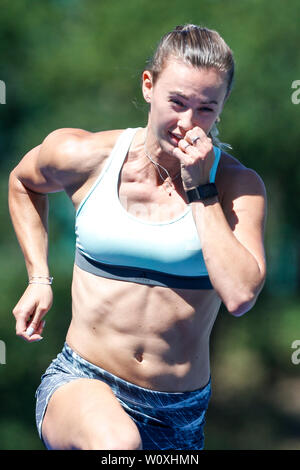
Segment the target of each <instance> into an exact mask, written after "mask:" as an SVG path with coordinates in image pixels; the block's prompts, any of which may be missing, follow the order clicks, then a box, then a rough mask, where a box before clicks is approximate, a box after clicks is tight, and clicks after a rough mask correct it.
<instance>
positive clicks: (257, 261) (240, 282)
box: [174, 127, 266, 316]
mask: <svg viewBox="0 0 300 470" xmlns="http://www.w3.org/2000/svg"><path fill="white" fill-rule="evenodd" d="M186 144H188V145H186ZM174 155H175V156H176V157H177V158H178V159H179V160H180V162H181V165H182V168H181V175H182V179H183V183H184V187H185V188H186V189H188V188H193V187H197V186H198V185H200V184H206V183H208V182H209V174H210V173H209V172H210V168H211V166H212V163H213V161H214V157H215V156H214V150H213V145H212V141H211V139H210V138H208V137H207V135H206V134H205V132H204V131H203V130H202V129H201V128H200V127H195V128H193V129H191V130H189V131H188V132H187V133H186V135H185V137H184V139H182V140H181V141H180V142H179V144H178V148H176V149H174ZM222 160H223V163H222V162H220V166H221V170H220V171H218V174H219V177H218V174H217V178H216V185H217V187H218V190H220V189H221V191H219V194H220V193H221V195H220V197H221V198H220V199H219V197H214V198H211V199H209V200H207V201H204V202H202V201H197V202H193V203H192V211H193V216H194V220H195V223H196V227H197V230H198V233H199V238H200V240H201V245H202V250H203V256H204V260H205V264H206V266H207V270H208V273H209V276H210V279H211V282H212V284H213V287H214V288H215V290H216V292H217V293H218V294H219V296H220V298H221V299H222V301H223V303H224V304H225V306H226V307H227V310H228V311H229V312H230V313H232V314H233V315H236V316H239V315H243V313H245V312H247V311H248V310H250V309H251V308H252V307H253V305H254V304H255V302H256V299H257V297H258V294H259V292H260V291H261V289H262V287H263V284H264V281H265V276H266V263H265V253H264V243H263V238H264V228H265V218H266V191H265V187H264V184H263V182H262V180H261V179H260V177H259V176H258V175H257V174H256V173H255V172H254V171H253V170H250V169H248V168H246V167H244V166H243V165H241V164H240V163H239V162H238V161H235V159H233V158H232V157H230V156H224V158H223V159H222Z"/></svg>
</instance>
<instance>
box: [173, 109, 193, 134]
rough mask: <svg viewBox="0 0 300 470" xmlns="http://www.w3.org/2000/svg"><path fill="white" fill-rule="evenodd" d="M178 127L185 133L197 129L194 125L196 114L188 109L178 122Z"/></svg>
mask: <svg viewBox="0 0 300 470" xmlns="http://www.w3.org/2000/svg"><path fill="white" fill-rule="evenodd" d="M177 124H178V127H180V129H181V130H183V131H184V132H187V131H189V130H190V129H193V127H195V123H194V113H193V110H192V109H187V110H186V111H184V112H181V113H180V118H179V120H178V123H177Z"/></svg>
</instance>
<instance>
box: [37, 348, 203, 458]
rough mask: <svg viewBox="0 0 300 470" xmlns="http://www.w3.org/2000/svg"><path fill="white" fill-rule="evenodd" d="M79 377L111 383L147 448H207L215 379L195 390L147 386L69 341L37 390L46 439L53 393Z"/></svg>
mask: <svg viewBox="0 0 300 470" xmlns="http://www.w3.org/2000/svg"><path fill="white" fill-rule="evenodd" d="M79 378H89V379H95V380H101V381H102V382H105V383H106V384H108V385H109V386H110V388H111V389H112V391H113V393H114V394H115V396H116V398H117V399H118V401H119V402H120V404H121V405H122V407H123V409H124V410H125V411H126V413H127V414H128V415H129V416H130V417H131V418H132V420H133V421H134V422H135V423H136V425H137V427H138V429H139V432H140V435H141V438H142V443H143V450H148V449H150V450H152V449H160V450H171V449H176V450H194V449H195V450H196V449H197V450H202V449H203V447H204V432H203V427H204V423H205V413H206V410H207V407H208V403H209V399H210V395H211V380H209V382H208V384H207V385H206V386H205V387H203V388H201V389H199V390H195V391H191V392H172V393H169V392H160V391H156V390H150V389H146V388H143V387H140V386H138V385H135V384H132V383H129V382H127V381H125V380H123V379H121V378H119V377H116V376H115V375H113V374H111V373H109V372H107V371H105V370H104V369H101V367H98V366H96V365H94V364H91V363H90V362H88V361H86V360H85V359H83V358H82V357H81V356H80V355H79V354H77V353H76V352H75V351H73V350H72V349H71V348H70V347H69V346H68V345H67V344H66V343H65V344H64V348H63V350H62V352H61V353H59V354H58V355H57V357H56V359H54V360H53V361H52V362H51V364H50V365H49V367H48V369H47V370H46V371H45V373H44V375H43V376H42V378H41V383H40V385H39V387H38V389H37V391H36V424H37V429H38V433H39V436H40V438H41V439H42V440H43V438H42V421H43V418H44V415H45V411H46V409H47V405H48V403H49V400H50V398H51V396H52V394H53V393H54V392H55V390H57V389H58V388H59V387H60V386H61V385H64V384H66V383H68V382H71V381H72V380H76V379H79ZM70 399H71V398H70Z"/></svg>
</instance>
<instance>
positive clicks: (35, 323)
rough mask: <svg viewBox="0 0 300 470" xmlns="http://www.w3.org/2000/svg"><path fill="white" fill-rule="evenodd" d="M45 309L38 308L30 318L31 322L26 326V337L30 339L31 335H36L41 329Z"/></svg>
mask: <svg viewBox="0 0 300 470" xmlns="http://www.w3.org/2000/svg"><path fill="white" fill-rule="evenodd" d="M47 311H48V309H47V308H42V307H39V308H38V309H37V311H36V313H35V315H34V317H33V318H32V320H31V321H30V322H29V323H28V324H27V328H26V332H25V333H26V335H27V336H29V337H31V336H32V335H33V333H38V331H39V329H40V328H41V327H42V325H43V323H42V319H43V316H44V315H45V314H46V313H47Z"/></svg>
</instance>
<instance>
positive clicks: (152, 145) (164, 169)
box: [144, 127, 180, 180]
mask: <svg viewBox="0 0 300 470" xmlns="http://www.w3.org/2000/svg"><path fill="white" fill-rule="evenodd" d="M144 152H145V155H146V157H147V158H148V159H149V160H150V161H151V162H152V163H153V164H154V165H156V168H157V170H158V169H159V170H160V171H159V173H160V174H161V179H167V178H169V179H172V180H173V179H175V178H177V177H178V176H179V175H180V162H179V161H178V159H177V158H176V157H174V156H173V155H170V154H168V153H167V152H164V151H163V150H162V148H161V146H160V145H159V144H158V142H157V139H156V138H155V137H154V136H152V135H151V130H150V129H149V127H147V128H146V133H145V142H144Z"/></svg>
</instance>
